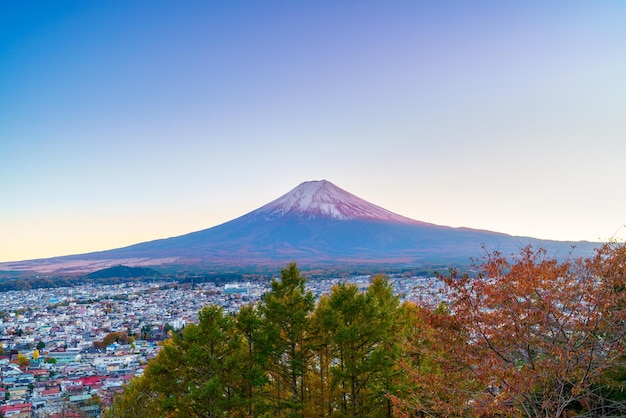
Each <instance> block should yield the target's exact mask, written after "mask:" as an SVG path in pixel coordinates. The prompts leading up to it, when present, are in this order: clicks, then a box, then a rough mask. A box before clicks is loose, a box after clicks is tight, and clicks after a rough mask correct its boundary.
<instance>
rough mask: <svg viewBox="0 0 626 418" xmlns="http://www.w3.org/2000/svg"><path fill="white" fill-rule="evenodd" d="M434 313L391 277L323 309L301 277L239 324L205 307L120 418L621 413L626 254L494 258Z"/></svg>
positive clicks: (285, 281) (128, 394) (335, 293)
mask: <svg viewBox="0 0 626 418" xmlns="http://www.w3.org/2000/svg"><path fill="white" fill-rule="evenodd" d="M473 271H474V274H472V275H463V274H458V273H456V272H453V273H452V274H451V275H449V276H445V277H444V276H441V277H440V278H441V280H443V281H444V282H445V284H446V288H447V301H446V302H445V303H442V304H441V305H440V306H439V307H437V308H436V309H431V308H428V307H422V306H417V305H416V304H413V303H409V302H406V303H400V302H399V298H398V297H397V296H394V295H393V292H392V289H391V286H390V284H389V281H388V279H387V278H385V277H383V276H379V277H376V278H375V279H373V280H372V282H371V284H370V286H369V288H368V289H367V290H360V289H359V288H357V286H356V285H354V284H340V285H338V286H335V287H334V288H333V290H332V292H331V293H330V294H329V295H325V296H322V297H321V298H320V299H319V301H318V302H317V303H314V298H313V295H311V293H310V292H308V291H306V289H305V286H304V283H305V280H304V278H303V277H302V276H301V275H300V272H299V271H298V270H297V268H296V266H295V264H291V265H290V266H288V267H287V268H285V269H283V271H282V273H281V278H280V280H275V281H273V282H272V290H271V291H270V293H269V294H268V295H267V296H266V298H265V302H264V303H261V304H259V305H256V306H249V307H247V308H244V309H242V310H241V311H240V312H239V314H238V315H237V316H228V315H224V314H223V313H222V311H221V309H220V308H217V307H206V308H204V309H203V311H202V312H201V313H200V323H199V324H198V325H190V326H188V327H186V328H185V330H183V331H182V332H181V333H179V334H176V335H174V336H173V337H172V338H171V339H170V340H168V341H167V342H166V343H165V344H164V346H163V349H162V351H161V353H160V354H159V356H158V357H157V358H156V359H155V360H153V361H152V362H150V364H149V365H148V368H147V369H146V372H145V375H144V376H143V377H141V378H138V379H136V380H134V381H133V382H132V383H131V384H130V386H129V387H127V389H126V390H125V392H124V394H123V395H122V396H121V397H120V398H119V399H118V401H117V402H116V403H115V405H114V406H113V408H111V410H109V412H108V413H109V415H110V416H131V415H132V416H241V417H246V416H249V417H251V416H255V417H256V416H268V417H280V416H285V417H288V416H289V417H291V416H301V417H325V416H338V417H392V416H393V417H396V416H397V417H431V416H438V417H448V416H456V417H492V416H499V417H507V416H511V417H521V416H526V417H556V418H559V417H571V416H588V417H595V416H624V415H626V396H624V392H623V389H624V382H625V380H626V365H625V364H624V359H625V356H624V344H625V343H626V341H625V333H626V283H625V280H626V246H625V245H624V244H619V243H608V244H606V245H604V246H602V247H601V248H599V249H598V250H597V251H596V253H595V254H594V255H593V256H591V257H589V258H581V259H557V258H554V257H550V256H548V255H547V254H546V252H545V251H544V250H542V249H534V248H532V247H526V248H523V249H522V250H521V251H520V252H519V254H515V255H510V256H505V255H503V254H501V253H499V252H491V253H486V255H485V257H484V258H483V259H481V260H478V261H477V262H476V263H475V265H474V266H473Z"/></svg>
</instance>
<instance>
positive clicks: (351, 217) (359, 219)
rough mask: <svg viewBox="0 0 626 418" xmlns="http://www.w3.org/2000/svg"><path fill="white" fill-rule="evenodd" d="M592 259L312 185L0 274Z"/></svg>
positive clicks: (579, 247)
mask: <svg viewBox="0 0 626 418" xmlns="http://www.w3.org/2000/svg"><path fill="white" fill-rule="evenodd" d="M528 244H532V245H539V246H542V247H545V248H546V249H548V250H549V251H550V252H557V253H560V254H569V253H571V252H572V249H573V251H574V252H576V253H578V254H588V253H590V252H591V251H592V249H593V248H594V247H595V246H597V244H594V243H590V242H576V243H573V242H564V241H541V240H537V239H534V238H529V237H515V236H511V235H507V234H502V233H496V232H491V231H484V230H477V229H470V228H452V227H447V226H441V225H434V224H430V223H426V222H421V221H417V220H413V219H409V218H406V217H404V216H401V215H398V214H395V213H393V212H390V211H388V210H386V209H383V208H382V207H380V206H377V205H374V204H372V203H369V202H367V201H365V200H363V199H361V198H359V197H357V196H355V195H353V194H351V193H349V192H347V191H345V190H343V189H341V188H339V187H337V186H335V185H334V184H333V183H331V182H329V181H326V180H321V181H309V182H305V183H302V184H300V185H299V186H297V187H296V188H295V189H293V190H291V191H290V192H288V193H287V194H285V195H283V196H281V197H279V198H278V199H276V200H274V201H272V202H270V203H268V204H266V205H265V206H262V207H260V208H259V209H256V210H254V211H252V212H249V213H247V214H245V215H243V216H241V217H239V218H236V219H233V220H231V221H229V222H226V223H223V224H221V225H218V226H215V227H212V228H208V229H205V230H201V231H197V232H192V233H189V234H186V235H181V236H177V237H172V238H167V239H160V240H156V241H150V242H145V243H140V244H135V245H131V246H128V247H124V248H119V249H114V250H109V251H101V252H95V253H89V254H80V255H71V256H64V257H55V258H48V259H41V260H30V261H22V262H13V263H3V264H0V270H32V271H38V272H55V273H63V272H66V273H72V272H86V271H93V270H97V269H100V268H105V267H110V266H112V265H117V264H125V265H131V266H157V265H161V266H169V267H172V268H176V267H178V268H183V267H184V268H188V267H194V268H199V269H202V268H207V269H212V270H215V269H218V268H226V267H246V266H261V267H263V266H265V267H274V266H283V265H285V264H286V263H288V262H290V261H296V262H297V263H298V264H299V265H304V266H307V265H308V266H318V267H324V266H331V265H332V266H342V265H353V266H354V265H391V264H392V265H413V266H415V265H423V264H432V263H468V262H469V260H470V258H471V257H478V256H480V255H481V248H482V247H483V246H484V247H485V248H486V249H487V250H494V249H497V250H499V251H501V252H518V251H519V249H520V248H521V247H523V246H525V245H528Z"/></svg>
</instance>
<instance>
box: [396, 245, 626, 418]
mask: <svg viewBox="0 0 626 418" xmlns="http://www.w3.org/2000/svg"><path fill="white" fill-rule="evenodd" d="M625 263H626V248H625V247H624V245H623V244H616V243H609V244H606V245H604V246H603V247H601V248H600V249H598V250H597V252H596V254H595V255H594V256H593V257H591V258H587V259H577V260H571V261H558V260H557V259H554V258H550V257H547V256H546V253H545V251H544V250H541V249H539V250H535V249H533V248H531V247H527V248H524V249H523V250H522V251H521V252H520V254H519V255H515V256H512V257H511V258H510V259H508V258H506V257H504V256H503V255H502V254H500V253H498V252H494V253H490V254H487V255H486V257H485V259H484V260H481V262H480V263H478V264H477V265H476V267H477V269H478V271H479V274H478V275H477V276H474V277H470V276H466V275H465V276H459V275H457V274H452V275H451V276H449V277H442V279H443V280H445V282H446V284H447V285H448V288H449V295H448V297H449V303H450V312H451V313H450V314H449V315H446V314H443V313H439V314H437V313H429V312H422V313H421V320H420V322H418V325H417V326H416V327H414V330H413V335H410V336H409V339H408V345H407V349H406V352H407V355H408V358H409V359H410V358H411V356H418V359H417V361H416V362H413V363H411V362H408V361H407V362H405V366H404V367H405V369H406V370H407V372H408V373H409V374H410V377H411V384H412V386H411V390H410V391H409V393H408V394H407V395H405V397H404V398H403V399H399V400H398V404H399V405H403V406H404V409H405V411H413V412H420V413H421V412H423V413H428V414H431V413H444V414H445V415H455V416H463V415H466V416H495V415H498V416H527V417H565V416H574V415H576V416H623V415H624V413H625V412H626V409H625V408H624V403H623V400H620V399H619V397H617V396H616V394H617V393H621V391H622V389H623V387H624V382H623V379H619V378H618V379H616V378H615V377H616V376H623V374H624V373H623V370H624V361H623V360H624V358H623V355H624V343H625V341H624V333H625V331H626V327H625V324H626V323H625V322H624V321H625V320H626V304H625V302H626V293H625V292H624V289H625V287H624V284H625V283H624V279H625V273H626V264H625ZM444 318H445V322H444V323H443V324H442V322H441V321H442V319H444ZM420 327H421V328H422V329H420ZM430 336H432V337H430ZM463 376H465V377H463ZM442 378H445V379H446V381H447V384H442V382H441V379H442Z"/></svg>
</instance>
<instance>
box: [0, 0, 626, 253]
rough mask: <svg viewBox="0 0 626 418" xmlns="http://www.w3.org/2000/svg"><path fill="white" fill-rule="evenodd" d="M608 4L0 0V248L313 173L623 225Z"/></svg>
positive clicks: (463, 221) (550, 221) (618, 61)
mask: <svg viewBox="0 0 626 418" xmlns="http://www.w3.org/2000/svg"><path fill="white" fill-rule="evenodd" d="M625 18H626V3H623V2H621V1H617V0H616V1H605V2H586V1H556V2H550V3H545V2H540V1H529V2H506V3H502V2H494V1H476V2H461V1H443V2H400V3H380V2H373V1H363V2H352V1H349V2H342V3H336V2H330V1H322V2H295V3H294V2H285V1H268V2H246V1H244V2H237V3H236V4H235V3H210V2H209V3H207V2H188V3H184V4H174V3H169V2H162V1H155V2H147V1H138V2H132V3H128V2H106V3H105V2H87V3H85V2H78V1H59V2H29V3H28V4H26V3H24V2H11V3H3V4H2V5H0V176H1V178H2V179H3V181H2V186H1V187H0V193H1V196H2V198H1V199H2V200H1V202H2V203H1V204H0V262H5V261H20V260H30V259H36V258H47V257H53V256H62V255H67V254H79V253H87V252H92V251H99V250H107V249H112V248H118V247H123V246H126V245H131V244H135V243H139V242H144V241H150V240H154V239H159V238H166V237H171V236H176V235H181V234H184V233H188V232H193V231H197V230H201V229H206V228H209V227H212V226H216V225H218V224H221V223H224V222H227V221H229V220H231V219H234V218H236V217H239V216H241V215H243V214H245V213H247V212H250V211H252V210H254V209H257V208H258V207H260V206H262V205H264V204H266V203H268V202H270V201H271V200H274V199H276V198H278V197H279V196H281V195H282V194H284V193H286V192H288V191H289V190H291V189H292V188H294V187H295V186H297V185H298V184H300V183H301V182H304V181H309V180H321V179H327V180H329V181H331V182H333V183H334V184H336V185H337V186H339V187H341V188H343V189H345V190H347V191H349V192H350V193H353V194H355V195H357V196H359V197H361V198H363V199H365V200H367V201H369V202H371V203H374V204H376V205H379V206H381V207H383V208H385V209H387V210H390V211H392V212H394V213H397V214H399V215H402V216H406V217H409V218H412V219H416V220H420V221H424V222H430V223H434V224H439V225H446V226H453V227H459V226H463V227H468V228H475V229H485V230H491V231H496V232H503V233H507V234H510V235H517V236H529V237H535V238H540V239H551V240H561V241H581V240H587V241H603V240H607V239H609V238H611V237H613V236H615V237H616V238H620V239H623V238H624V237H625V236H626V232H625V230H624V229H625V228H624V227H623V225H624V224H626V213H625V212H624V209H623V208H624V207H626V196H625V195H624V193H622V186H623V181H622V180H623V178H624V175H623V174H622V171H623V170H622V166H623V160H624V155H626V141H624V139H623V136H624V135H623V134H624V132H626V118H624V115H625V114H626V83H625V82H624V74H626V58H625V55H624V51H626V25H624V24H623V23H624V21H625Z"/></svg>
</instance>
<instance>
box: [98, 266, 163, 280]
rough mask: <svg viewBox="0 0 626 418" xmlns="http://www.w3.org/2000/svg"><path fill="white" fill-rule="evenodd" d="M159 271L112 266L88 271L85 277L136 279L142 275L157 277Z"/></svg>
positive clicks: (146, 268)
mask: <svg viewBox="0 0 626 418" xmlns="http://www.w3.org/2000/svg"><path fill="white" fill-rule="evenodd" d="M160 275H161V273H159V272H158V271H156V270H154V269H151V268H148V267H129V266H122V265H119V266H113V267H109V268H106V269H102V270H97V271H94V272H93V273H89V274H88V275H87V276H86V277H87V278H89V279H113V278H123V279H138V278H142V277H158V276H160Z"/></svg>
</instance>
